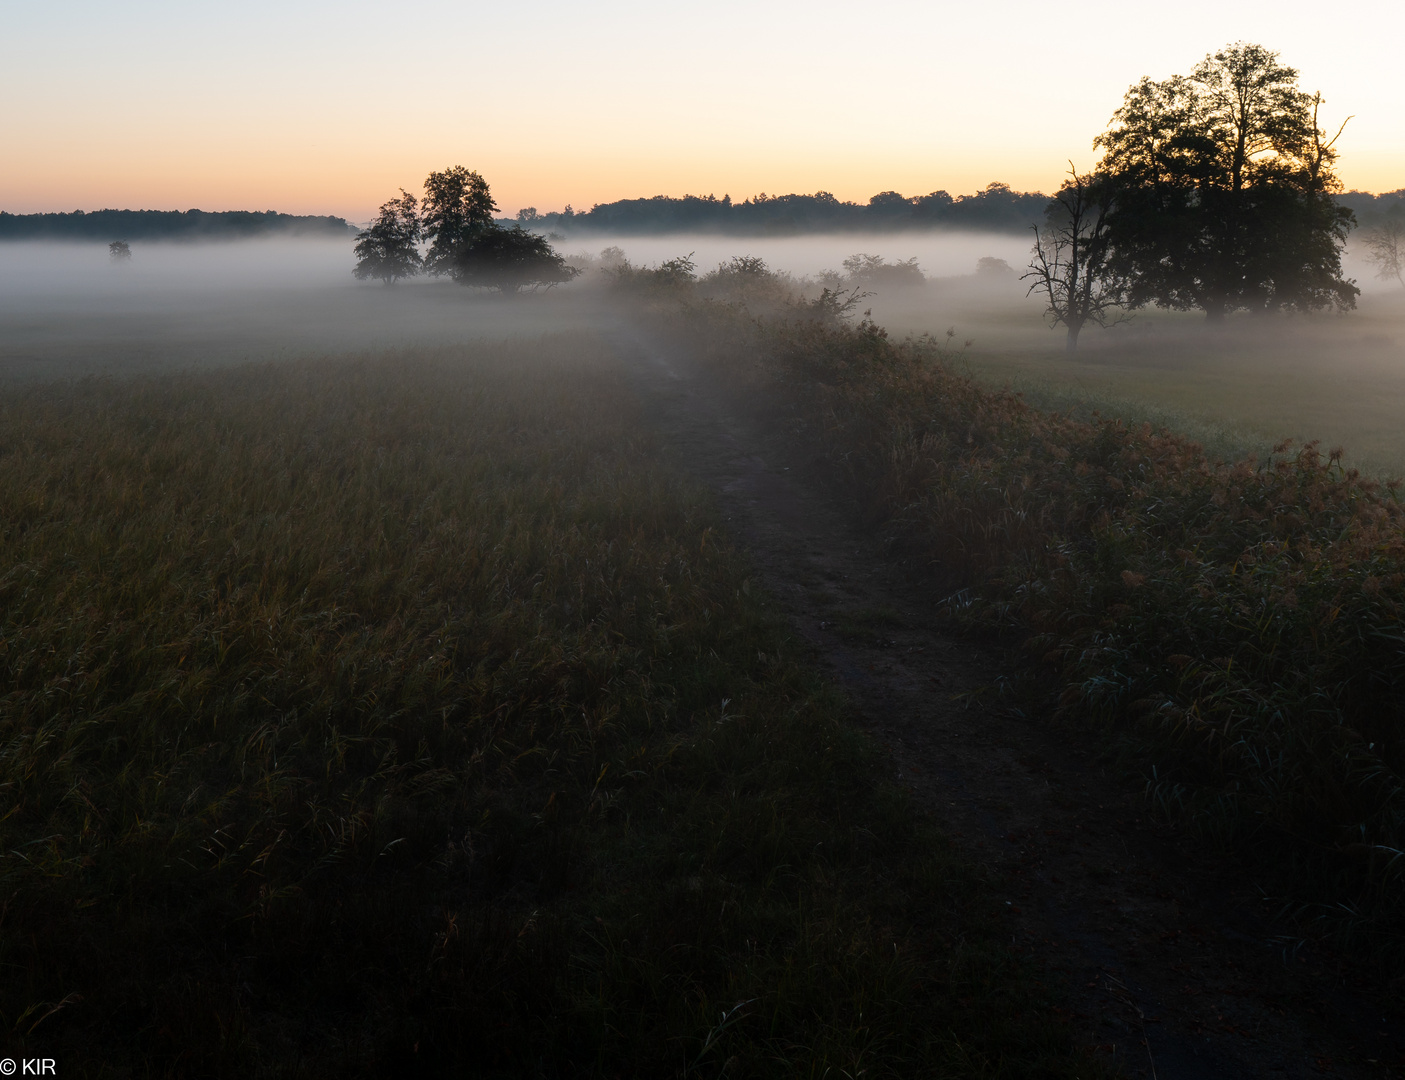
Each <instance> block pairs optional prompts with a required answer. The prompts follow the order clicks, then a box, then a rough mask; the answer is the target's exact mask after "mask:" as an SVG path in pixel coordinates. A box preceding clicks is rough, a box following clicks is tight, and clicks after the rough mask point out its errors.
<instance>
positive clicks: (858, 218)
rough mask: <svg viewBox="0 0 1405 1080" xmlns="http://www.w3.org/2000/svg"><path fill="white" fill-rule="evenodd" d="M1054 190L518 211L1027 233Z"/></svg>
mask: <svg viewBox="0 0 1405 1080" xmlns="http://www.w3.org/2000/svg"><path fill="white" fill-rule="evenodd" d="M1048 203H1049V196H1047V195H1043V194H1040V193H1039V192H1034V191H1014V190H1012V189H1011V188H1010V185H1008V184H991V185H989V186H988V187H987V188H986V189H985V190H984V191H978V192H977V193H976V194H974V195H958V196H956V197H954V198H953V197H952V196H951V195H948V194H947V193H946V192H945V191H934V192H932V193H931V194H930V195H917V196H912V197H909V196H906V195H900V194H898V193H897V192H896V191H884V192H882V193H880V194H878V195H875V196H873V198H871V199H869V200H868V202H867V203H866V204H865V203H857V202H846V201H844V200H842V199H839V198H836V197H835V196H834V195H831V194H830V193H829V192H827V191H819V192H816V193H815V194H813V195H766V194H764V193H763V194H760V195H756V196H754V197H752V198H750V199H747V200H746V201H745V202H733V201H732V198H731V196H729V195H724V196H722V198H720V199H719V198H717V197H716V196H715V195H684V196H683V197H682V198H681V199H680V198H673V197H671V196H668V195H655V196H654V197H653V198H650V199H620V200H618V201H617V202H611V203H598V204H596V205H595V206H593V207H592V208H591V209H590V210H587V211H579V212H578V211H575V210H573V209H571V207H569V206H568V207H566V209H565V210H563V211H559V212H553V213H549V214H539V213H537V211H536V209H535V208H533V207H527V208H526V209H525V210H523V211H521V212H520V213H519V214H518V215H517V218H516V220H517V222H518V224H520V225H522V226H523V227H525V228H529V229H543V228H546V229H551V230H555V231H561V232H570V233H578V232H600V233H624V234H629V233H669V232H716V233H729V234H733V235H738V236H785V235H793V234H796V233H815V232H884V231H886V232H899V231H907V230H912V229H943V228H944V229H980V230H982V231H997V232H1022V231H1024V230H1026V229H1028V228H1029V226H1030V225H1031V224H1032V223H1034V222H1036V221H1039V220H1041V218H1042V216H1043V213H1044V208H1045V207H1046V206H1047V205H1048Z"/></svg>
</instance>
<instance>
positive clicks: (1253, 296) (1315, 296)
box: [1025, 42, 1401, 350]
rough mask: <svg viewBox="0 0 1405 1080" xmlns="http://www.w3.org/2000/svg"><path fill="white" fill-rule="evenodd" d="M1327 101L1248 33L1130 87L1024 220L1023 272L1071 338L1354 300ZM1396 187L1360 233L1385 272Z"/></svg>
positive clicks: (1071, 343)
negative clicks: (1134, 316) (1152, 319)
mask: <svg viewBox="0 0 1405 1080" xmlns="http://www.w3.org/2000/svg"><path fill="white" fill-rule="evenodd" d="M1322 105H1323V98H1322V95H1321V94H1308V93H1306V92H1305V91H1303V90H1302V89H1300V88H1299V86H1298V72H1297V70H1296V69H1294V68H1291V67H1288V66H1286V65H1284V64H1283V63H1281V62H1280V60H1279V56H1278V54H1277V53H1275V52H1271V51H1270V50H1268V49H1266V48H1264V47H1263V46H1260V45H1252V44H1247V43H1244V42H1239V43H1236V44H1234V45H1230V46H1227V47H1225V48H1224V49H1221V50H1220V51H1219V52H1217V53H1215V54H1213V55H1210V56H1206V57H1205V59H1204V60H1202V61H1201V62H1200V63H1199V64H1197V65H1196V67H1195V68H1194V69H1193V70H1192V71H1191V73H1190V74H1189V75H1175V76H1172V77H1171V78H1169V79H1166V80H1164V81H1160V82H1157V81H1155V80H1152V79H1150V78H1143V79H1142V80H1141V81H1140V82H1139V83H1137V84H1136V85H1134V86H1132V87H1131V88H1130V89H1129V90H1128V91H1127V93H1126V96H1125V97H1124V98H1123V102H1122V105H1121V107H1120V108H1118V109H1117V111H1116V112H1114V113H1113V115H1112V119H1111V121H1110V123H1109V124H1108V128H1107V130H1106V131H1104V132H1103V133H1102V134H1101V135H1099V136H1097V138H1096V139H1095V140H1094V146H1095V147H1096V148H1098V149H1100V150H1102V151H1103V154H1102V158H1101V159H1100V161H1099V162H1098V164H1097V166H1096V168H1094V169H1093V170H1092V171H1091V172H1089V173H1087V174H1083V175H1080V174H1079V173H1078V172H1077V171H1076V170H1071V173H1070V178H1069V179H1068V180H1067V181H1066V182H1065V183H1064V184H1063V186H1062V187H1061V188H1060V190H1059V192H1058V193H1057V194H1056V196H1055V197H1054V198H1053V199H1052V200H1051V201H1050V202H1049V204H1048V206H1047V208H1046V210H1045V214H1044V221H1043V223H1042V225H1038V224H1037V225H1035V226H1034V237H1035V243H1034V251H1033V257H1032V259H1031V261H1030V264H1029V267H1028V271H1027V273H1026V275H1025V277H1026V278H1027V279H1032V284H1031V286H1030V291H1031V292H1038V293H1039V294H1041V295H1042V296H1043V297H1044V299H1045V300H1046V301H1047V312H1048V315H1049V317H1050V319H1051V321H1052V322H1053V323H1054V324H1055V325H1063V326H1064V327H1065V328H1066V329H1067V345H1068V348H1069V349H1070V350H1072V349H1074V348H1075V347H1076V346H1077V343H1078V337H1079V334H1080V332H1081V331H1082V329H1083V328H1084V327H1085V326H1087V325H1088V324H1093V325H1097V326H1108V325H1111V324H1112V323H1115V322H1118V321H1121V320H1123V319H1125V318H1127V316H1128V313H1129V312H1130V311H1131V310H1133V309H1136V308H1139V307H1143V306H1146V305H1155V306H1158V307H1162V308H1170V309H1174V310H1182V311H1190V310H1199V311H1203V312H1204V313H1205V315H1206V317H1207V318H1208V319H1210V320H1212V321H1216V320H1220V319H1223V318H1224V317H1225V316H1226V315H1229V314H1231V313H1233V312H1236V311H1255V312H1261V313H1271V312H1276V311H1317V310H1322V309H1327V308H1335V309H1338V310H1347V309H1350V308H1353V307H1355V305H1356V298H1357V296H1358V295H1359V293H1360V290H1359V289H1358V288H1357V286H1356V283H1355V282H1354V281H1352V280H1349V279H1347V278H1346V277H1344V276H1343V274H1342V265H1341V256H1342V252H1343V250H1344V248H1345V245H1346V238H1347V235H1348V233H1349V232H1350V231H1351V229H1352V228H1353V227H1354V226H1355V225H1356V217H1355V214H1354V212H1353V210H1352V208H1351V206H1350V205H1347V204H1345V203H1346V200H1345V198H1344V197H1342V196H1341V188H1342V185H1341V182H1340V180H1339V179H1338V178H1337V175H1336V172H1335V170H1334V165H1335V163H1336V160H1337V150H1336V143H1337V139H1338V138H1339V137H1340V135H1341V134H1342V131H1343V129H1345V127H1346V121H1343V122H1342V123H1341V124H1340V125H1339V126H1338V128H1337V129H1336V131H1335V132H1334V133H1331V134H1329V133H1328V131H1327V130H1326V129H1325V128H1323V127H1322V126H1321V121H1320V113H1321V107H1322ZM1347 119H1348V120H1349V119H1350V117H1348V118H1347ZM1399 194H1401V193H1393V194H1392V196H1388V197H1386V198H1387V201H1388V202H1390V201H1391V200H1394V201H1393V202H1390V205H1387V206H1386V207H1385V208H1384V212H1383V213H1382V224H1381V225H1378V226H1373V231H1372V232H1370V233H1368V235H1367V237H1366V240H1367V252H1368V256H1369V257H1371V258H1372V259H1373V260H1374V261H1376V262H1377V265H1378V266H1380V267H1381V269H1382V273H1383V274H1384V273H1386V272H1387V270H1388V269H1389V267H1388V266H1387V264H1388V263H1389V261H1390V259H1392V258H1394V263H1393V266H1394V270H1393V272H1394V273H1395V275H1396V276H1399V258H1398V247H1392V246H1391V244H1390V241H1389V235H1393V234H1390V233H1389V232H1388V231H1387V232H1382V231H1381V230H1382V229H1386V228H1387V227H1388V226H1390V224H1391V221H1392V220H1397V219H1396V218H1395V215H1396V214H1397V210H1396V206H1397V205H1398V203H1399V200H1398V199H1395V196H1397V195H1399ZM1363 209H1364V207H1363ZM1375 209H1376V207H1374V206H1373V207H1372V210H1375ZM1392 252H1396V254H1394V255H1393V254H1392Z"/></svg>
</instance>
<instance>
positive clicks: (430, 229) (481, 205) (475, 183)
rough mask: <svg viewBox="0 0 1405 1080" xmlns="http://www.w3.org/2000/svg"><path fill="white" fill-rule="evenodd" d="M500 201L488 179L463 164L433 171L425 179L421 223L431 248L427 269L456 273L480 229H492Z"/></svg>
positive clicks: (427, 258)
mask: <svg viewBox="0 0 1405 1080" xmlns="http://www.w3.org/2000/svg"><path fill="white" fill-rule="evenodd" d="M497 208H498V206H497V203H495V202H493V196H492V195H491V194H490V193H489V191H488V182H487V181H486V180H484V179H483V177H481V176H480V175H479V174H478V173H476V172H470V171H469V170H468V169H465V168H464V167H463V166H462V165H454V166H451V167H450V168H448V169H445V170H444V171H443V172H432V173H430V174H429V176H428V177H427V178H426V179H425V182H424V204H423V207H422V210H421V223H422V226H423V229H424V238H425V239H426V240H428V241H429V251H428V253H426V255H425V257H424V265H425V269H427V270H428V271H429V272H430V273H431V274H453V273H454V272H455V270H454V268H455V267H456V266H457V265H458V262H459V257H460V256H461V255H462V254H463V252H464V251H466V250H467V248H468V246H469V245H470V244H471V243H472V242H473V241H474V239H475V238H476V237H477V236H478V235H479V234H481V233H483V232H485V231H488V230H490V229H493V228H494V227H495V223H494V221H493V212H494V211H495V210H497Z"/></svg>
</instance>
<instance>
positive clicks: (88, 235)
mask: <svg viewBox="0 0 1405 1080" xmlns="http://www.w3.org/2000/svg"><path fill="white" fill-rule="evenodd" d="M351 232H353V227H352V226H351V225H349V224H347V221H346V219H345V218H339V217H331V216H317V215H304V214H280V213H278V212H276V211H274V210H265V211H263V212H259V211H252V210H219V211H206V210H93V211H89V212H84V211H82V210H74V211H72V212H70V213H65V214H11V213H7V212H5V211H3V210H0V240H111V239H112V237H114V236H119V237H121V238H122V239H123V240H125V241H132V240H242V239H245V238H248V237H255V236H266V235H269V234H272V233H284V234H289V235H293V236H312V237H318V236H321V237H328V238H336V239H341V238H343V237H345V236H348V235H349V234H350V233H351Z"/></svg>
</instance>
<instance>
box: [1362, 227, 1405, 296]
mask: <svg viewBox="0 0 1405 1080" xmlns="http://www.w3.org/2000/svg"><path fill="white" fill-rule="evenodd" d="M1361 239H1362V240H1364V241H1365V242H1366V258H1367V259H1368V260H1370V262H1371V263H1372V264H1373V265H1374V266H1375V268H1376V276H1377V277H1378V278H1380V279H1381V280H1383V281H1389V280H1390V279H1391V278H1394V279H1395V280H1396V281H1398V282H1400V284H1402V285H1405V222H1402V221H1396V220H1393V219H1389V218H1388V219H1386V220H1385V221H1383V222H1382V223H1381V224H1379V225H1377V226H1376V227H1375V228H1372V229H1367V230H1366V231H1365V232H1364V233H1362V234H1361Z"/></svg>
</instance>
